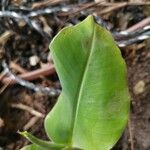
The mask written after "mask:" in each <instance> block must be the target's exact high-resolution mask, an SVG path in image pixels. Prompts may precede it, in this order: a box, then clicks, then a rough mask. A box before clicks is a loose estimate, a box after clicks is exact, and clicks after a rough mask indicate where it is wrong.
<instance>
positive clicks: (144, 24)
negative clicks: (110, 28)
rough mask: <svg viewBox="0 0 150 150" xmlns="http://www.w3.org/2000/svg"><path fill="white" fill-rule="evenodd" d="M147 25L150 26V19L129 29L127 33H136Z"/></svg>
mask: <svg viewBox="0 0 150 150" xmlns="http://www.w3.org/2000/svg"><path fill="white" fill-rule="evenodd" d="M147 25H150V17H147V18H145V19H144V20H142V21H140V22H139V23H137V24H135V25H133V26H131V27H130V28H128V29H127V30H125V31H126V32H134V31H136V30H138V29H141V28H143V27H145V26H147Z"/></svg>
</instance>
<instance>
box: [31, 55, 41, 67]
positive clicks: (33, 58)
mask: <svg viewBox="0 0 150 150" xmlns="http://www.w3.org/2000/svg"><path fill="white" fill-rule="evenodd" d="M39 61H40V59H39V57H38V56H36V55H34V56H31V57H30V58H29V62H30V65H31V66H36V65H37V64H38V63H39Z"/></svg>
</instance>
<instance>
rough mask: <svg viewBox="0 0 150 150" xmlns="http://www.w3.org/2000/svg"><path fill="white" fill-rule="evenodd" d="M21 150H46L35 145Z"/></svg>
mask: <svg viewBox="0 0 150 150" xmlns="http://www.w3.org/2000/svg"><path fill="white" fill-rule="evenodd" d="M21 150H46V149H43V148H41V147H39V146H37V145H35V144H32V145H27V146H25V147H23V148H22V149H21Z"/></svg>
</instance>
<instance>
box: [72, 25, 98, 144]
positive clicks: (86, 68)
mask: <svg viewBox="0 0 150 150" xmlns="http://www.w3.org/2000/svg"><path fill="white" fill-rule="evenodd" d="M95 27H96V25H95V24H93V33H92V41H91V47H90V52H89V56H88V58H87V61H86V63H85V68H84V69H83V71H84V72H83V75H82V77H81V80H80V81H81V82H80V83H81V84H80V87H79V90H78V92H77V105H76V112H75V119H74V122H73V128H72V136H71V138H73V135H74V128H75V125H76V120H77V117H78V110H79V105H80V100H81V95H82V89H83V86H84V81H85V77H86V74H87V70H88V66H89V62H90V58H91V55H92V52H93V45H94V37H95ZM71 144H72V139H71Z"/></svg>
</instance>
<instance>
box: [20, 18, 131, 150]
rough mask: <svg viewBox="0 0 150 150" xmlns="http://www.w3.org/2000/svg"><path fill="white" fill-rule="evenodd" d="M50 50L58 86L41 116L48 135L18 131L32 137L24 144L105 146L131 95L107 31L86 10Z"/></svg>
mask: <svg viewBox="0 0 150 150" xmlns="http://www.w3.org/2000/svg"><path fill="white" fill-rule="evenodd" d="M50 50H51V54H52V58H53V61H54V65H55V68H56V72H57V73H58V77H59V80H60V83H61V85H62V92H61V94H60V96H59V98H58V101H57V103H56V104H55V106H54V107H53V109H52V110H51V111H50V113H49V114H48V115H47V116H46V118H45V122H44V126H45V130H46V133H47V136H48V138H49V141H43V140H41V139H38V138H36V137H35V136H33V135H31V134H30V133H28V132H26V131H25V132H21V133H20V134H22V135H23V136H24V137H26V138H27V139H28V140H29V141H31V142H32V143H33V144H31V145H29V146H26V147H24V148H23V150H75V149H76V150H77V149H78V150H110V149H111V148H112V147H113V146H114V145H115V143H116V142H117V141H118V139H119V138H120V136H121V134H122V132H123V130H124V128H125V126H126V123H127V120H128V114H129V99H130V96H129V92H128V85H127V77H126V75H127V70H126V64H125V61H124V59H123V58H122V56H121V52H120V50H119V48H118V47H117V45H116V43H115V41H114V39H113V37H112V35H111V34H110V33H109V32H108V31H107V30H106V29H105V28H103V27H101V26H100V25H98V24H97V23H96V22H95V21H94V19H93V17H92V16H88V17H87V18H86V19H85V20H83V21H82V22H81V23H79V24H77V25H75V26H71V27H66V28H64V29H62V30H61V31H60V32H59V33H58V34H57V35H56V36H55V37H54V39H53V40H52V42H51V43H50Z"/></svg>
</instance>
